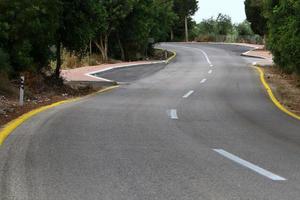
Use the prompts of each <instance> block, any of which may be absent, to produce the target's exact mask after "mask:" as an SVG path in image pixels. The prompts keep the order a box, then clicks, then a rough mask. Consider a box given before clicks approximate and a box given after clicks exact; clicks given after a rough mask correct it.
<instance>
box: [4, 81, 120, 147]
mask: <svg viewBox="0 0 300 200" xmlns="http://www.w3.org/2000/svg"><path fill="white" fill-rule="evenodd" d="M117 87H119V86H112V87H108V88H105V89H102V90H100V91H98V92H95V93H93V94H90V95H87V96H85V97H79V98H74V99H69V100H64V101H59V102H56V103H53V104H51V105H47V106H43V107H40V108H37V109H35V110H32V111H30V112H28V113H25V114H23V115H22V116H20V117H18V118H17V119H15V120H13V121H11V122H9V123H8V124H6V125H4V127H3V129H2V130H0V146H1V145H2V144H3V143H4V141H5V139H6V138H7V137H8V136H9V135H10V134H11V133H12V132H13V131H14V130H15V129H16V128H17V127H19V126H20V125H21V124H23V123H24V122H25V121H27V120H28V119H30V118H31V117H33V116H35V115H37V114H39V113H41V112H43V111H46V110H49V109H50V108H54V107H57V106H59V105H62V104H66V103H71V102H75V101H78V100H81V99H84V98H88V97H91V96H94V95H96V94H99V93H103V92H107V91H109V90H112V89H115V88H117Z"/></svg>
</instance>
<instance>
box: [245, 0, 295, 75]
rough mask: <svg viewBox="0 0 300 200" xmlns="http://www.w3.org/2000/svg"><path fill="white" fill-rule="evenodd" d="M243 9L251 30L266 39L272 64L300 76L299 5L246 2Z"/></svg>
mask: <svg viewBox="0 0 300 200" xmlns="http://www.w3.org/2000/svg"><path fill="white" fill-rule="evenodd" d="M245 5H246V13H248V14H247V17H248V20H249V21H250V22H251V24H252V27H256V28H254V29H253V30H256V31H257V32H260V34H261V35H265V36H266V38H267V41H266V45H267V48H268V49H269V50H271V52H272V53H273V55H274V61H275V63H276V64H277V65H278V66H279V67H280V68H281V69H283V70H285V71H286V72H288V73H293V72H296V73H298V74H300V1H299V0H288V1H287V0H264V1H258V0H246V1H245Z"/></svg>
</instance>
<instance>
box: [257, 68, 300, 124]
mask: <svg viewBox="0 0 300 200" xmlns="http://www.w3.org/2000/svg"><path fill="white" fill-rule="evenodd" d="M254 68H255V69H257V71H258V72H259V74H260V80H261V82H262V84H263V86H264V87H265V89H266V90H267V93H268V95H269V97H270V99H271V101H272V102H273V103H274V104H275V105H276V106H277V107H278V108H279V109H280V110H281V111H283V112H285V113H286V114H288V115H289V116H291V117H294V118H295V119H298V120H300V116H298V115H296V114H295V113H292V112H291V111H289V110H288V109H286V108H285V107H284V106H283V105H281V103H280V102H279V101H278V100H277V99H276V97H275V95H274V94H273V92H272V89H271V88H270V86H269V85H268V83H267V81H266V80H265V75H264V71H263V70H262V69H261V68H260V67H254Z"/></svg>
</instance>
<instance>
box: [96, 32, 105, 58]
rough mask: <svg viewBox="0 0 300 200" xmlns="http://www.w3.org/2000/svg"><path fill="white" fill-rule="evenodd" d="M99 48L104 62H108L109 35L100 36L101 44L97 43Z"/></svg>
mask: <svg viewBox="0 0 300 200" xmlns="http://www.w3.org/2000/svg"><path fill="white" fill-rule="evenodd" d="M95 44H96V46H97V48H98V49H99V50H100V52H101V56H102V60H103V61H104V62H106V61H107V60H108V53H107V50H108V35H107V34H101V36H100V42H99V43H97V42H95Z"/></svg>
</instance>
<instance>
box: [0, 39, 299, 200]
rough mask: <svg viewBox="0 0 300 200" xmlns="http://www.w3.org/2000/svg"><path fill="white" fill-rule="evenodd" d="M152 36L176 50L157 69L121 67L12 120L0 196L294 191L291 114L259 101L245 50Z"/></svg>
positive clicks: (62, 199) (191, 196)
mask: <svg viewBox="0 0 300 200" xmlns="http://www.w3.org/2000/svg"><path fill="white" fill-rule="evenodd" d="M162 46H163V47H164V48H167V49H170V50H175V51H177V58H176V59H175V60H174V61H173V62H172V63H171V64H169V65H167V66H166V67H164V68H163V69H161V70H160V71H156V72H154V73H150V74H148V76H147V77H145V76H142V78H140V79H138V78H132V76H134V73H135V70H137V69H138V68H136V69H134V68H132V71H131V73H132V74H133V75H132V76H129V77H130V78H129V80H126V78H125V79H122V78H120V80H118V81H122V82H128V81H131V82H129V84H125V85H121V86H120V88H118V89H115V90H113V91H110V92H107V93H104V94H100V95H97V96H94V97H90V98H88V99H84V100H81V101H78V102H74V103H71V104H67V105H62V106H59V107H57V108H54V109H51V110H49V111H47V112H44V113H41V114H39V115H38V116H35V117H33V118H32V119H30V120H29V121H27V122H26V123H24V124H23V125H22V126H20V127H19V128H18V129H17V130H15V131H14V133H13V134H12V135H11V136H10V137H9V138H8V139H7V140H6V142H5V144H4V145H3V146H1V148H0V158H1V159H0V183H1V185H0V199H4V200H11V199H14V200H44V199H45V200H48V199H49V200H69V199H71V200H73V199H74V200H81V199H84V200H95V199H99V200H122V199H124V200H144V199H149V200H153V199H159V200H160V199H161V200H171V199H172V200H175V199H178V200H198V199H199V200H202V199H203V200H225V199H226V200H233V199H236V200H238V199H242V200H253V199H259V200H261V199H264V200H283V199H285V200H289V199H290V200H296V199H299V198H300V156H299V155H300V123H299V121H297V120H295V119H293V118H291V117H290V116H288V115H286V114H284V113H282V112H281V111H280V110H279V109H277V107H275V106H274V105H273V103H272V102H271V101H270V100H269V98H268V96H267V94H266V92H265V90H264V88H263V87H262V85H261V84H260V81H259V77H258V74H257V72H256V71H254V70H253V69H252V68H251V67H250V65H249V61H248V60H246V59H245V58H243V57H240V56H239V54H240V53H241V52H243V51H245V50H247V49H244V48H242V47H238V46H229V45H213V44H207V45H204V44H202V45H199V44H183V43H172V44H171V43H166V44H162ZM136 73H137V74H138V75H139V76H141V73H139V72H136ZM106 76H107V78H109V74H106ZM112 77H115V78H116V77H122V76H120V75H116V72H113V74H112Z"/></svg>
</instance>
